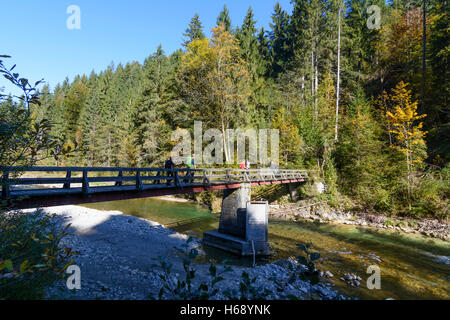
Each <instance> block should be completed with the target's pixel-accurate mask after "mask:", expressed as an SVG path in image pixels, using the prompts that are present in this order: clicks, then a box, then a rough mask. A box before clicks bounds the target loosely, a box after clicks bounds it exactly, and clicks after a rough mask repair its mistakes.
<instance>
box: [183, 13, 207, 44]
mask: <svg viewBox="0 0 450 320" xmlns="http://www.w3.org/2000/svg"><path fill="white" fill-rule="evenodd" d="M183 36H184V37H185V38H187V39H186V40H185V41H184V42H183V47H185V48H186V47H187V46H188V45H189V43H191V42H192V41H194V40H196V39H204V38H205V34H204V33H203V26H202V23H201V21H200V17H199V16H198V14H197V13H196V14H195V15H194V17H193V18H192V19H191V22H190V23H189V27H188V28H187V29H186V31H185V33H184V34H183Z"/></svg>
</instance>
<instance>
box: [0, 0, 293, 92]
mask: <svg viewBox="0 0 450 320" xmlns="http://www.w3.org/2000/svg"><path fill="white" fill-rule="evenodd" d="M279 2H280V4H281V6H282V7H283V8H284V9H285V10H286V11H288V12H291V10H292V5H291V4H290V1H289V0H280V1H279ZM275 3H276V0H259V1H258V0H225V1H223V0H220V1H215V0H191V1H188V0H167V1H156V0H126V1H124V0H123V1H117V0H109V1H106V0H71V1H65V0H53V1H50V0H39V1H37V0H13V1H11V0H9V1H6V0H5V2H4V3H3V4H2V9H4V10H2V18H1V19H0V30H1V32H2V35H1V48H0V54H7V55H10V56H12V59H7V61H6V63H7V65H9V66H12V64H17V67H16V69H15V71H16V72H19V73H20V75H21V76H23V77H26V78H28V79H30V80H31V81H33V82H34V81H37V80H39V79H41V78H44V79H45V80H46V81H47V82H48V83H49V85H50V87H51V88H54V86H55V85H56V84H57V83H60V82H62V81H63V80H64V78H65V77H66V76H68V77H69V79H70V80H73V78H74V76H75V75H77V74H87V75H89V73H90V72H91V70H93V69H94V70H95V71H96V72H99V71H102V70H104V69H105V68H106V67H107V66H108V65H109V64H110V63H111V62H114V63H115V65H117V64H118V63H122V64H126V63H127V62H131V61H138V62H141V63H142V62H143V61H144V59H145V58H146V57H147V56H149V55H150V54H151V53H153V52H154V51H155V50H156V48H157V46H158V45H159V44H160V43H161V44H162V46H163V49H164V51H165V52H166V53H167V54H170V53H172V52H173V51H175V50H176V49H178V48H180V47H181V43H182V41H183V33H184V31H185V30H186V28H187V26H188V24H189V22H190V19H191V18H192V16H193V15H194V14H195V13H196V12H197V13H198V14H199V15H200V20H201V21H202V23H203V26H204V27H205V32H207V34H208V35H209V31H210V29H211V28H212V27H214V26H215V23H216V19H217V16H218V14H219V12H220V11H221V10H222V8H223V5H224V4H226V5H227V7H228V9H229V11H230V15H231V19H232V24H233V26H236V25H241V24H242V21H243V19H244V16H245V14H246V12H247V9H248V7H249V6H252V8H253V11H254V14H255V19H256V20H257V26H258V27H261V26H264V28H265V29H266V30H267V29H268V27H269V22H270V19H271V15H272V13H273V7H274V5H275ZM70 5H77V6H79V7H80V10H81V29H80V30H69V29H68V28H67V27H66V20H67V19H68V18H69V16H70V14H67V13H66V10H67V8H68V7H69V6H70ZM3 86H5V87H6V88H5V89H6V90H5V91H6V92H9V91H10V87H9V86H7V83H6V82H5V80H0V87H3Z"/></svg>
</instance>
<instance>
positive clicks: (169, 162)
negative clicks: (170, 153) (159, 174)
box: [164, 157, 175, 185]
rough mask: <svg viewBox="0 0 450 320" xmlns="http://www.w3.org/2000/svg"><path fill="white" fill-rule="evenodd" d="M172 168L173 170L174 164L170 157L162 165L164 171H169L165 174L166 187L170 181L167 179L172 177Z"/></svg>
mask: <svg viewBox="0 0 450 320" xmlns="http://www.w3.org/2000/svg"><path fill="white" fill-rule="evenodd" d="M173 168H175V163H173V160H172V157H170V158H169V160H166V162H165V163H164V169H171V170H168V171H166V172H167V185H169V184H170V182H171V181H172V179H169V177H173Z"/></svg>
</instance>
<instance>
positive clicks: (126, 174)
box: [1, 167, 307, 208]
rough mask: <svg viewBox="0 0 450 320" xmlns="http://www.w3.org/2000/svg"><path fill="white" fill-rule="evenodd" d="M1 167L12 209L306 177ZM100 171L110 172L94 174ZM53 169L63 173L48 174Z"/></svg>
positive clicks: (214, 171)
mask: <svg viewBox="0 0 450 320" xmlns="http://www.w3.org/2000/svg"><path fill="white" fill-rule="evenodd" d="M1 171H2V172H3V175H2V199H3V200H7V201H9V202H10V203H11V205H12V206H13V207H15V208H33V207H39V206H40V207H46V206H55V205H66V204H80V203H90V202H100V201H112V200H121V199H133V198H146V197H152V196H160V195H170V194H180V193H192V192H202V191H210V190H218V189H235V188H239V186H240V185H241V184H242V183H248V184H251V185H252V186H257V185H265V184H279V183H293V182H303V181H305V180H306V179H307V174H306V171H305V170H285V169H280V170H279V169H275V170H271V169H249V170H238V169H187V168H186V169H161V168H87V167H33V168H20V167H5V168H3V169H2V170H1ZM24 172H39V174H40V175H41V176H44V177H32V178H29V177H28V178H25V177H21V176H23V173H24ZM105 172H107V173H109V174H110V175H109V176H98V175H101V174H104V173H105ZM58 173H59V174H61V173H65V175H66V176H65V177H48V175H55V174H58ZM111 173H115V175H111ZM93 174H95V175H97V176H92V175H93ZM75 175H78V177H76V176H75ZM99 184H100V185H99ZM105 184H106V185H105ZM108 184H109V185H108Z"/></svg>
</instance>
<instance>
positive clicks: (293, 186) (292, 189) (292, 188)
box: [288, 182, 300, 201]
mask: <svg viewBox="0 0 450 320" xmlns="http://www.w3.org/2000/svg"><path fill="white" fill-rule="evenodd" d="M299 186H300V183H298V182H293V183H289V184H288V188H289V195H290V196H291V201H297V200H298V198H299V195H298V191H297V188H298V187H299Z"/></svg>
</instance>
